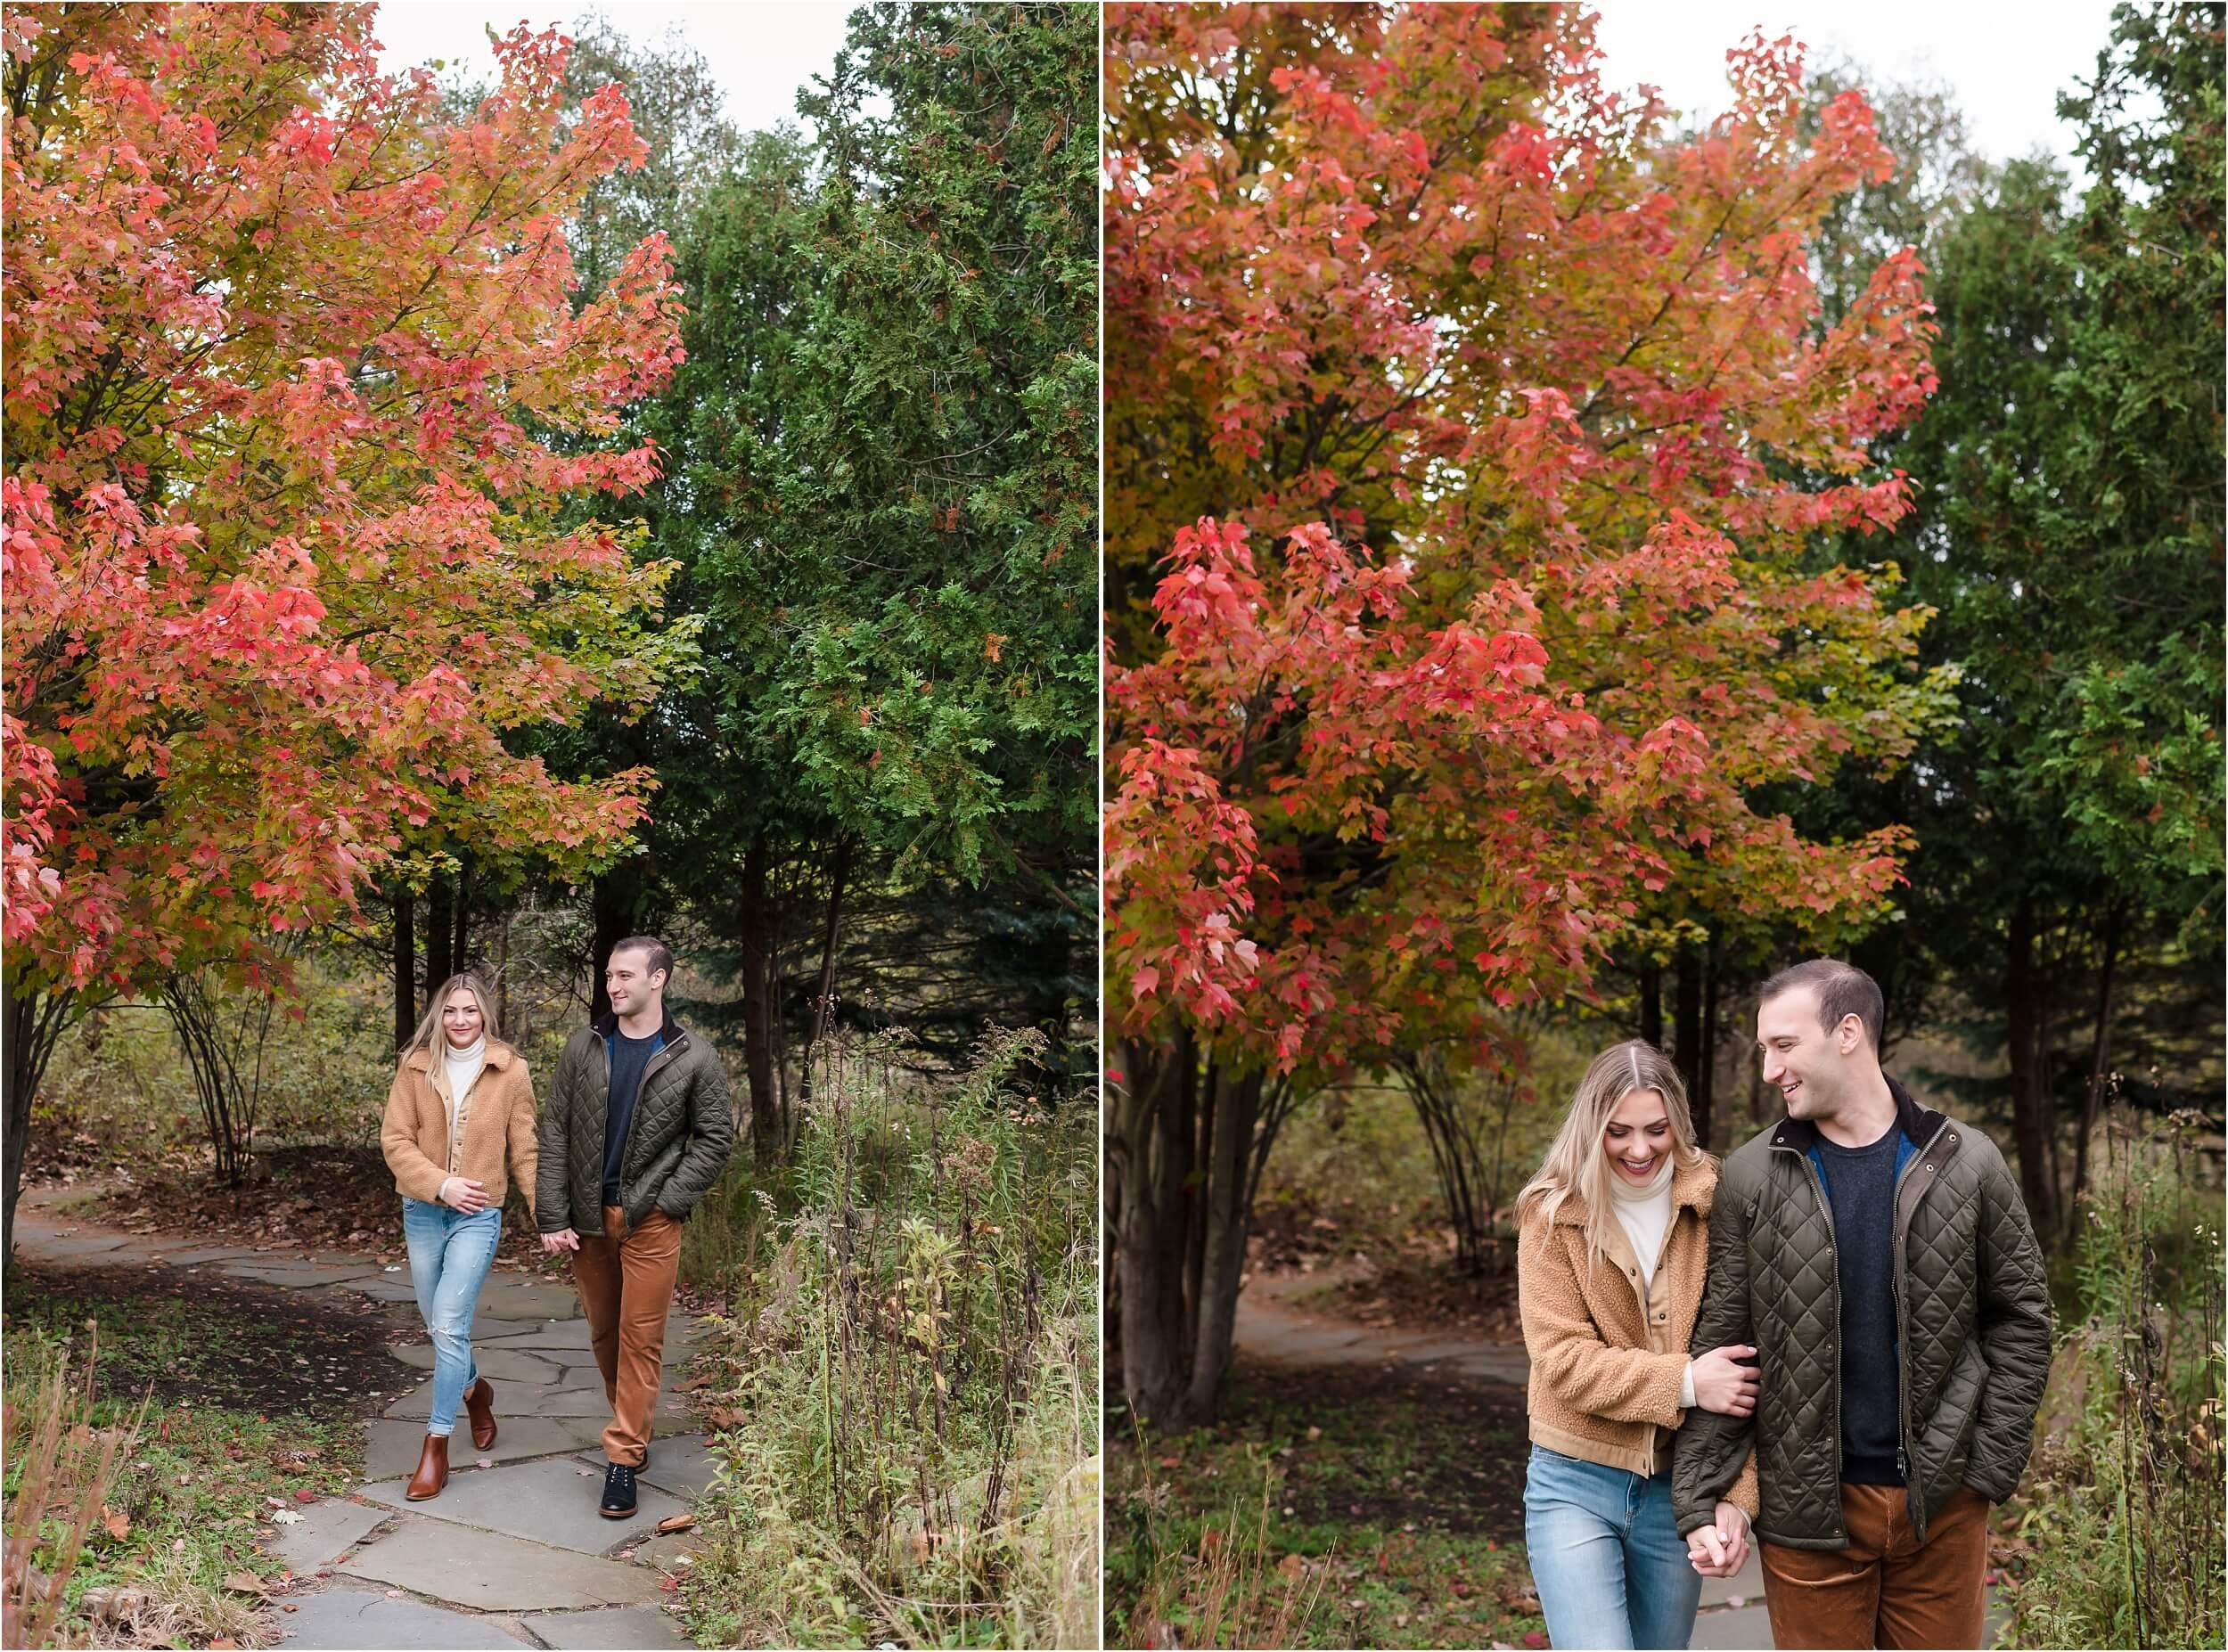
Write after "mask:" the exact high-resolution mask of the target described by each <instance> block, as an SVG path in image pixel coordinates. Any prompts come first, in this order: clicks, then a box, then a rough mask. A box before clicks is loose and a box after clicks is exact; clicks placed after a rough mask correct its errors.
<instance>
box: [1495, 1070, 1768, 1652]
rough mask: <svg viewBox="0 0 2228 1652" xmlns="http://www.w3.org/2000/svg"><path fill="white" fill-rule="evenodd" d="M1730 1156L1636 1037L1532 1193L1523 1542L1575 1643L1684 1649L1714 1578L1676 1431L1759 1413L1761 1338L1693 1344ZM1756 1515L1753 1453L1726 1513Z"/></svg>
mask: <svg viewBox="0 0 2228 1652" xmlns="http://www.w3.org/2000/svg"><path fill="white" fill-rule="evenodd" d="M1716 1185H1717V1166H1716V1163H1715V1161H1713V1160H1712V1159H1711V1158H1710V1157H1709V1155H1708V1154H1707V1153H1705V1152H1703V1151H1702V1150H1701V1149H1700V1148H1699V1147H1697V1146H1696V1145H1695V1141H1694V1126H1693V1124H1692V1123H1691V1120H1690V1119H1689V1118H1688V1116H1687V1110H1686V1092H1685V1090H1684V1088H1683V1086H1682V1085H1681V1084H1680V1083H1679V1075H1678V1074H1677V1072H1676V1071H1675V1070H1674V1068H1673V1067H1672V1066H1671V1063H1670V1062H1669V1061H1667V1060H1666V1059H1664V1057H1663V1054H1662V1052H1661V1051H1659V1050H1657V1049H1656V1048H1655V1046H1654V1045H1652V1044H1649V1043H1642V1042H1640V1041H1638V1040H1634V1041H1633V1042H1631V1043H1622V1044H1618V1045H1617V1046H1616V1047H1615V1048H1614V1049H1610V1050H1606V1051H1602V1052H1601V1054H1600V1055H1598V1056H1596V1057H1595V1058H1594V1059H1593V1065H1592V1066H1590V1067H1587V1068H1586V1072H1585V1078H1583V1079H1582V1080H1580V1082H1579V1084H1578V1093H1577V1097H1576V1098H1575V1099H1574V1100H1572V1102H1571V1104H1570V1112H1569V1116H1568V1117H1566V1118H1565V1119H1564V1120H1563V1124H1562V1128H1561V1130H1560V1132H1559V1133H1557V1134H1556V1137H1555V1141H1554V1144H1553V1146H1552V1147H1550V1148H1549V1149H1548V1150H1547V1157H1546V1160H1545V1162H1544V1164H1542V1165H1541V1166H1540V1171H1539V1174H1537V1175H1536V1176H1535V1177H1533V1178H1532V1181H1531V1182H1530V1183H1529V1185H1528V1186H1527V1187H1526V1188H1525V1190H1524V1191H1523V1192H1522V1193H1520V1194H1519V1195H1518V1197H1517V1221H1518V1237H1517V1296H1518V1301H1519V1305H1520V1307H1521V1310H1522V1313H1523V1320H1524V1345H1525V1349H1526V1351H1527V1352H1528V1353H1530V1355H1531V1359H1532V1375H1531V1386H1530V1389H1529V1393H1528V1410H1529V1411H1530V1413H1531V1437H1532V1455H1531V1460H1530V1462H1529V1464H1528V1468H1527V1472H1526V1475H1525V1484H1524V1538H1525V1543H1526V1546H1527V1549H1528V1552H1529V1555H1530V1558H1531V1563H1532V1580H1533V1583H1534V1586H1535V1587H1536V1589H1537V1590H1538V1591H1539V1599H1540V1605H1541V1607H1543V1609H1544V1611H1545V1612H1546V1615H1547V1638H1548V1640H1550V1641H1552V1643H1553V1644H1554V1645H1556V1646H1559V1647H1618V1648H1621V1647H1683V1646H1685V1645H1686V1643H1687V1637H1688V1636H1689V1635H1690V1634H1691V1633H1692V1632H1693V1629H1694V1612H1695V1607H1697V1606H1698V1605H1699V1604H1700V1599H1701V1590H1702V1580H1701V1577H1700V1574H1698V1572H1697V1570H1696V1566H1697V1565H1698V1564H1699V1563H1696V1562H1690V1560H1689V1559H1688V1556H1687V1543H1686V1540H1685V1539H1684V1538H1683V1537H1682V1536H1680V1534H1679V1528H1678V1524H1677V1521H1676V1520H1675V1518H1674V1517H1673V1515H1672V1510H1671V1440H1672V1435H1673V1433H1674V1431H1675V1430H1676V1428H1677V1427H1678V1426H1679V1423H1680V1421H1681V1419H1683V1417H1684V1416H1685V1413H1686V1411H1687V1410H1688V1409H1689V1408H1690V1407H1692V1406H1698V1405H1699V1406H1700V1407H1702V1408H1703V1409H1704V1410H1706V1411H1722V1412H1726V1413H1729V1414H1732V1415H1737V1416H1748V1415H1749V1414H1751V1413H1752V1412H1753V1411H1754V1410H1755V1408H1756V1392H1757V1378H1756V1373H1755V1370H1754V1369H1753V1368H1752V1367H1749V1366H1746V1365H1742V1364H1740V1363H1738V1362H1739V1361H1741V1360H1744V1359H1749V1358H1751V1357H1753V1356H1754V1354H1755V1353H1756V1350H1755V1349H1753V1348H1748V1347H1724V1348H1713V1349H1711V1350H1710V1351H1709V1352H1708V1353H1705V1354H1703V1355H1702V1356H1701V1357H1700V1358H1699V1359H1693V1360H1690V1359H1689V1358H1688V1357H1687V1353H1686V1345H1687V1338H1688V1337H1689V1336H1690V1335H1691V1334H1692V1331H1693V1329H1694V1316H1695V1313H1696V1312H1697V1310H1698V1309H1699V1308H1700V1306H1701V1300H1702V1272H1703V1266H1704V1263H1705V1261H1706V1259H1707V1256H1708V1249H1709V1205H1710V1195H1711V1193H1712V1192H1713V1191H1714V1190H1716ZM1736 1507H1737V1508H1738V1509H1741V1513H1742V1516H1753V1515H1754V1514H1755V1512H1756V1465H1755V1462H1754V1460H1753V1459H1752V1460H1750V1462H1749V1466H1748V1467H1747V1468H1744V1469H1743V1470H1742V1472H1741V1479H1740V1481H1739V1482H1738V1483H1737V1484H1735V1485H1734V1486H1733V1488H1732V1493H1730V1497H1729V1501H1728V1502H1725V1503H1720V1504H1719V1505H1718V1508H1717V1525H1718V1528H1719V1531H1720V1532H1721V1533H1725V1534H1727V1535H1728V1536H1730V1534H1731V1533H1733V1532H1734V1531H1735V1530H1739V1531H1741V1532H1742V1533H1745V1532H1746V1530H1747V1527H1746V1524H1745V1520H1744V1519H1743V1518H1741V1517H1736V1516H1734V1515H1733V1513H1732V1509H1734V1508H1736Z"/></svg>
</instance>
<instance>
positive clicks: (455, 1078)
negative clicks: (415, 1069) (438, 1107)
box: [441, 1033, 487, 1135]
mask: <svg viewBox="0 0 2228 1652" xmlns="http://www.w3.org/2000/svg"><path fill="white" fill-rule="evenodd" d="M441 1059H442V1060H443V1061H444V1062H445V1063H446V1065H447V1067H448V1128H449V1133H450V1134H451V1135H455V1133H456V1104H457V1103H458V1102H460V1101H462V1100H463V1099H464V1096H465V1094H466V1092H469V1091H470V1090H471V1087H472V1081H473V1080H474V1079H476V1078H478V1077H479V1069H480V1068H481V1067H484V1066H485V1065H487V1034H485V1033H482V1034H481V1035H479V1037H478V1038H475V1039H474V1040H472V1042H471V1043H469V1044H466V1045H465V1046H464V1047H463V1049H462V1050H459V1049H458V1048H457V1047H456V1046H455V1044H452V1043H448V1042H446V1040H444V1041H443V1043H442V1045H441Z"/></svg>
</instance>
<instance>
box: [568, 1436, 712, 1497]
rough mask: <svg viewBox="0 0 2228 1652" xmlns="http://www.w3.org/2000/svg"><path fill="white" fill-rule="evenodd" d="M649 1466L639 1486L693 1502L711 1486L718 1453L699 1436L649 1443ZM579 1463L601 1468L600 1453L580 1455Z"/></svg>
mask: <svg viewBox="0 0 2228 1652" xmlns="http://www.w3.org/2000/svg"><path fill="white" fill-rule="evenodd" d="M651 1447H652V1449H651V1453H650V1466H649V1467H648V1468H644V1469H643V1471H642V1483H643V1484H644V1485H654V1486H656V1487H657V1488H658V1489H659V1491H661V1492H671V1493H673V1494H674V1495H675V1496H676V1497H685V1498H688V1499H690V1500H691V1501H693V1500H694V1499H696V1498H698V1497H700V1496H702V1495H703V1492H704V1488H705V1487H706V1486H707V1485H709V1484H711V1479H712V1468H713V1465H714V1463H715V1462H716V1461H717V1452H715V1451H714V1450H713V1449H712V1448H711V1447H710V1446H709V1445H707V1444H705V1443H704V1442H703V1439H702V1437H701V1436H700V1435H689V1436H686V1437H684V1438H681V1439H676V1440H652V1441H651ZM580 1460H581V1461H582V1462H584V1463H593V1464H596V1465H598V1466H601V1465H602V1462H603V1460H604V1458H603V1451H602V1447H601V1446H598V1447H597V1448H596V1449H595V1450H594V1451H592V1452H581V1453H580Z"/></svg>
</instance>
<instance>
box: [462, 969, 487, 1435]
mask: <svg viewBox="0 0 2228 1652" xmlns="http://www.w3.org/2000/svg"><path fill="white" fill-rule="evenodd" d="M457 1013H458V1014H460V1015H461V1014H463V1011H462V1010H459V1011H458V1012H457ZM495 1466H496V1460H495V1459H494V1458H492V1457H483V1458H481V1459H480V1460H479V1461H478V1462H476V1463H474V1464H473V1465H472V1467H473V1468H494V1467H495Z"/></svg>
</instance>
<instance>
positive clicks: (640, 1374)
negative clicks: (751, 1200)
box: [572, 1205, 681, 1468]
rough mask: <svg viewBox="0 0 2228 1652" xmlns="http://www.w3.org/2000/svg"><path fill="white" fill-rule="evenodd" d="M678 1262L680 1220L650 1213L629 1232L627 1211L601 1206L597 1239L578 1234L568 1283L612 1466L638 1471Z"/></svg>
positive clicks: (655, 1400) (654, 1407) (651, 1418)
mask: <svg viewBox="0 0 2228 1652" xmlns="http://www.w3.org/2000/svg"><path fill="white" fill-rule="evenodd" d="M680 1265H681V1224H680V1223H677V1222H676V1221H675V1220H674V1219H673V1218H672V1217H670V1216H668V1215H667V1214H665V1213H664V1212H663V1211H655V1210H653V1211H651V1213H650V1214H648V1215H647V1216H644V1217H643V1221H642V1225H641V1226H640V1227H638V1228H635V1229H633V1230H632V1231H629V1229H628V1228H627V1213H626V1212H625V1211H623V1210H621V1209H620V1208H619V1207H618V1206H616V1205H606V1206H604V1207H603V1232H602V1237H600V1238H594V1239H592V1238H590V1237H589V1236H588V1235H586V1234H585V1233H584V1234H582V1235H581V1236H580V1248H579V1250H578V1251H577V1252H576V1253H575V1254H574V1256H573V1261H572V1277H573V1282H574V1283H575V1284H576V1285H577V1286H578V1287H579V1288H580V1306H581V1310H582V1312H584V1313H586V1315H587V1316H588V1340H589V1344H590V1345H591V1346H593V1347H594V1349H595V1363H596V1369H597V1370H601V1371H602V1373H603V1393H604V1395H605V1397H606V1398H608V1399H609V1400H610V1403H611V1426H610V1427H608V1428H606V1429H605V1430H604V1431H603V1455H604V1456H605V1457H606V1458H607V1459H609V1460H610V1461H612V1462H615V1463H625V1464H627V1465H628V1466H629V1467H631V1468H640V1467H641V1466H642V1460H643V1449H644V1448H645V1447H647V1446H648V1445H649V1443H650V1435H651V1427H652V1425H653V1423H654V1421H655V1419H656V1417H657V1411H658V1384H659V1378H660V1377H661V1376H662V1374H663V1372H664V1369H665V1346H666V1315H667V1313H668V1312H669V1311H670V1310H671V1309H672V1306H673V1280H674V1276H675V1274H676V1272H678V1271H679V1268H680Z"/></svg>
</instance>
